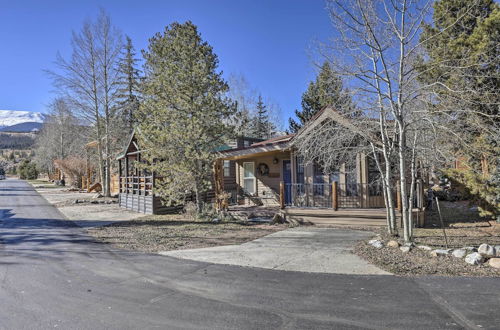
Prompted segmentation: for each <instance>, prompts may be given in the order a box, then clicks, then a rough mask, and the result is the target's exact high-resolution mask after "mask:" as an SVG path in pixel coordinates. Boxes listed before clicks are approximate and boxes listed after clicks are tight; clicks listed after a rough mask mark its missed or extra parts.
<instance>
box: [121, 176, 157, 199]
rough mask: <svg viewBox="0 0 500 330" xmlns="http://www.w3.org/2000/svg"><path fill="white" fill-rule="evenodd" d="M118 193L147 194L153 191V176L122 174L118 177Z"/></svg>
mask: <svg viewBox="0 0 500 330" xmlns="http://www.w3.org/2000/svg"><path fill="white" fill-rule="evenodd" d="M119 191H120V193H126V194H132V195H141V196H149V195H151V193H152V191H153V176H122V177H120V179H119Z"/></svg>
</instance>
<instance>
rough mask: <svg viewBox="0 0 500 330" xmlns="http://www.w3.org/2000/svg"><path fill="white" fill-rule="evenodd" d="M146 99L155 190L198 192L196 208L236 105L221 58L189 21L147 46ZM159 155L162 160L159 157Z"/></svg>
mask: <svg viewBox="0 0 500 330" xmlns="http://www.w3.org/2000/svg"><path fill="white" fill-rule="evenodd" d="M143 55H144V59H145V66H144V73H145V78H144V83H143V84H142V86H143V88H142V96H143V98H144V100H143V102H142V103H141V106H140V107H139V110H138V119H139V120H138V128H139V131H140V132H141V134H140V136H139V139H140V142H141V144H142V147H143V148H144V150H146V151H145V152H144V153H143V159H144V160H145V161H146V164H144V165H143V166H144V168H145V169H146V170H148V171H150V172H154V173H156V175H158V177H160V178H161V179H159V180H158V181H157V187H156V193H158V194H160V196H162V198H163V200H164V201H165V202H167V203H181V202H183V201H184V200H185V198H186V196H187V194H188V193H190V192H193V193H194V195H195V197H196V204H197V210H198V212H201V211H202V207H203V196H204V195H205V193H206V192H207V190H208V189H210V186H211V180H212V165H213V161H214V159H215V156H216V155H215V154H214V150H216V149H217V148H218V147H220V146H221V145H223V144H224V143H225V142H226V138H227V136H228V135H231V134H232V127H230V126H229V125H227V124H226V123H228V122H230V120H229V119H230V117H231V116H232V115H233V114H234V113H235V111H236V107H235V105H234V104H233V103H232V102H231V101H230V100H229V99H228V98H227V97H226V96H225V95H227V94H226V93H227V91H228V85H227V83H226V82H225V81H224V80H223V79H222V73H221V72H219V71H218V58H217V55H215V54H214V52H213V49H212V47H211V46H210V45H209V44H208V43H207V42H206V41H203V40H202V38H201V36H200V34H199V33H198V29H197V27H196V26H195V25H194V24H193V23H191V22H189V21H188V22H186V23H183V24H180V23H172V24H171V25H169V26H167V27H166V28H165V31H164V32H163V33H157V34H156V35H155V36H154V37H152V38H151V39H150V40H149V46H148V49H147V50H146V51H143ZM159 160H161V161H159Z"/></svg>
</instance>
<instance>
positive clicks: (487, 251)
mask: <svg viewBox="0 0 500 330" xmlns="http://www.w3.org/2000/svg"><path fill="white" fill-rule="evenodd" d="M477 252H478V253H479V254H480V255H482V256H483V257H486V258H493V257H496V253H495V248H494V247H493V246H491V245H488V244H481V245H480V246H479V249H477Z"/></svg>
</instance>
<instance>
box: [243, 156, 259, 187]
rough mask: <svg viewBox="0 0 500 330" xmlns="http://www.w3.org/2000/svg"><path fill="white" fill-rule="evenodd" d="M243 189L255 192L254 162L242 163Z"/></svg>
mask: <svg viewBox="0 0 500 330" xmlns="http://www.w3.org/2000/svg"><path fill="white" fill-rule="evenodd" d="M243 189H244V190H245V191H246V192H247V193H249V194H252V195H253V194H255V190H256V181H255V164H254V163H253V162H252V163H243Z"/></svg>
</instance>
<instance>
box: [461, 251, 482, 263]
mask: <svg viewBox="0 0 500 330" xmlns="http://www.w3.org/2000/svg"><path fill="white" fill-rule="evenodd" d="M465 262H466V263H468V264H471V265H479V264H482V263H483V262H484V258H483V256H482V255H480V254H479V253H478V252H473V253H471V254H468V255H467V256H466V257H465Z"/></svg>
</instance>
